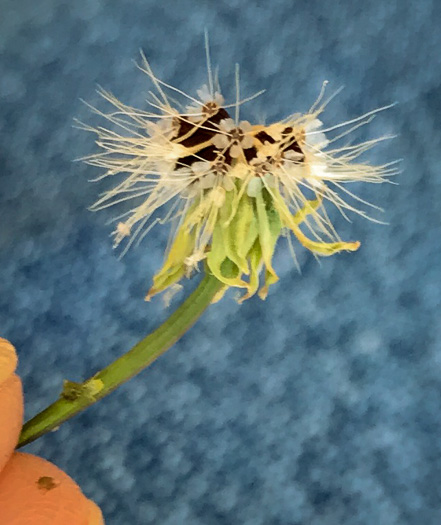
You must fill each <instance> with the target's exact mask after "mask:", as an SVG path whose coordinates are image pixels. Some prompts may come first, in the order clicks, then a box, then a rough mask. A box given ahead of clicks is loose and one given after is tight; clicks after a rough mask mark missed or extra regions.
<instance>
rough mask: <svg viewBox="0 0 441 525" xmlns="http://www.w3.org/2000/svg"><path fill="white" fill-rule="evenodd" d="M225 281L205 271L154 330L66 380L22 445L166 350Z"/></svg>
mask: <svg viewBox="0 0 441 525" xmlns="http://www.w3.org/2000/svg"><path fill="white" fill-rule="evenodd" d="M222 286H223V284H222V283H221V282H220V281H218V280H217V279H216V278H215V277H213V276H212V275H208V274H207V275H206V276H205V277H204V278H203V279H202V281H201V282H200V284H199V286H198V287H197V288H196V290H195V291H194V292H193V293H192V294H191V295H190V296H189V297H188V298H187V299H186V301H184V303H183V304H182V305H181V306H180V307H179V308H178V309H177V310H176V311H175V312H174V313H173V314H172V315H171V316H170V317H169V318H168V319H167V320H166V321H165V322H164V323H163V324H162V325H161V326H160V327H159V328H157V329H156V330H155V331H154V332H152V333H151V334H149V335H148V336H147V337H145V338H144V339H143V340H142V341H140V342H139V343H137V344H136V345H135V346H134V347H133V348H132V349H131V350H129V351H128V352H127V353H126V354H124V355H123V356H121V357H119V358H118V359H117V360H116V361H114V362H113V363H111V364H110V365H108V366H107V367H106V368H104V369H103V370H101V371H100V372H98V373H97V374H95V375H94V376H93V377H92V378H90V379H89V380H87V381H85V382H84V383H79V384H77V383H71V382H66V383H65V388H64V390H63V392H62V394H61V395H60V398H59V399H58V400H57V401H55V402H54V403H52V405H49V406H48V407H47V408H46V409H44V410H43V411H42V412H40V413H39V414H37V415H36V416H35V417H33V418H32V419H30V420H29V421H28V422H27V423H25V425H24V426H23V428H22V431H21V434H20V439H19V442H18V446H17V448H19V447H22V446H23V445H26V444H27V443H30V442H31V441H34V440H35V439H37V438H39V437H40V436H42V435H43V434H46V433H47V432H49V431H50V430H53V429H54V428H57V427H58V426H59V425H61V424H62V423H64V422H65V421H67V420H68V419H70V418H71V417H73V416H75V415H76V414H78V413H79V412H81V411H82V410H84V409H85V408H87V407H88V406H90V405H93V404H94V403H96V402H97V401H98V400H100V399H101V398H103V397H105V396H106V395H107V394H110V392H112V391H113V390H115V388H117V387H119V386H120V385H122V384H123V383H125V382H126V381H128V380H129V379H130V378H132V377H133V376H135V375H136V374H138V372H141V370H143V369H144V368H146V367H147V366H148V365H149V364H150V363H152V362H153V361H155V359H157V358H158V357H159V356H161V355H162V354H163V353H164V352H166V351H167V350H168V349H169V348H170V347H171V346H172V345H173V344H174V343H176V341H178V339H180V337H181V336H182V335H184V333H185V332H186V331H187V330H188V329H189V328H190V327H191V326H192V325H193V324H194V323H195V322H196V321H197V319H198V318H199V317H200V316H201V315H202V313H203V312H204V310H205V309H206V308H207V307H208V306H209V304H210V303H211V301H212V299H213V297H214V296H215V295H216V293H217V292H218V291H219V290H220V289H221V287H222Z"/></svg>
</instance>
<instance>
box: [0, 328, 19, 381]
mask: <svg viewBox="0 0 441 525" xmlns="http://www.w3.org/2000/svg"><path fill="white" fill-rule="evenodd" d="M17 361H18V358H17V352H16V351H15V348H14V347H13V345H12V344H11V343H10V342H9V341H8V340H7V339H3V338H2V337H0V385H1V384H2V383H3V381H6V379H8V377H9V376H10V375H11V374H13V373H14V372H15V369H16V368H17Z"/></svg>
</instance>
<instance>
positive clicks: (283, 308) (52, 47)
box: [0, 0, 441, 525]
mask: <svg viewBox="0 0 441 525" xmlns="http://www.w3.org/2000/svg"><path fill="white" fill-rule="evenodd" d="M0 7H1V13H2V14H1V21H0V50H1V58H0V96H1V108H0V143H1V146H0V159H1V161H0V177H1V179H0V219H1V228H0V278H1V279H0V332H1V335H2V336H3V337H7V338H9V339H10V340H11V341H12V342H13V343H14V344H15V345H16V347H17V349H18V352H19V358H20V366H19V372H20V373H21V375H22V377H23V381H24V389H25V395H26V409H27V410H26V411H27V416H28V417H29V416H31V415H33V414H35V413H37V412H38V411H39V410H41V409H42V408H44V407H45V406H46V405H47V404H48V403H50V402H51V401H53V400H54V399H55V398H56V397H57V396H58V394H59V392H60V388H61V383H62V380H63V378H69V379H71V380H77V381H78V380H81V379H84V378H86V377H88V376H89V375H91V374H92V373H94V372H95V371H97V370H98V369H99V368H101V367H103V366H104V365H105V364H107V363H109V362H110V361H111V360H113V359H114V358H116V357H117V356H119V355H120V354H121V353H122V352H124V351H125V350H127V349H128V348H130V347H131V346H132V345H133V344H134V343H135V342H136V341H137V340H139V338H140V337H142V336H143V335H144V334H146V333H148V332H149V331H150V330H152V329H153V328H154V327H156V326H157V325H158V324H159V323H160V321H161V320H163V319H164V318H165V317H166V316H167V314H168V311H167V310H165V309H164V308H163V306H162V302H161V300H160V299H157V300H155V301H153V302H152V303H150V304H147V303H145V302H144V301H143V296H144V293H145V291H146V290H147V289H148V287H149V285H150V282H151V278H152V276H153V274H154V272H155V271H156V270H157V269H158V267H159V265H160V262H161V258H162V253H163V250H164V247H165V242H166V238H167V231H166V230H164V229H157V230H155V231H154V232H153V233H152V234H151V235H149V236H148V237H147V238H146V239H145V241H144V242H143V244H142V246H141V247H139V248H138V249H134V250H132V251H131V252H130V253H129V254H128V255H127V256H126V257H125V258H124V259H123V260H121V261H119V260H118V259H117V254H116V253H115V252H114V251H112V247H111V241H110V239H109V238H108V237H107V235H108V234H109V233H110V227H109V226H107V225H106V221H107V220H108V219H109V218H110V217H111V216H112V211H109V212H108V213H106V212H102V213H101V214H92V213H89V212H88V211H87V207H88V206H89V205H91V204H92V203H93V201H94V200H95V198H96V196H97V194H98V192H99V191H102V190H103V189H105V188H106V187H108V185H107V184H106V183H102V184H90V183H88V181H87V180H88V179H89V178H93V177H94V176H96V175H97V174H98V171H97V170H96V169H94V168H91V167H87V166H85V165H83V164H82V163H73V162H72V160H73V159H76V158H78V157H81V156H84V155H86V154H89V153H91V152H93V151H95V149H94V145H93V140H92V139H93V138H92V136H89V135H88V134H86V133H84V132H81V131H79V130H77V129H75V128H73V127H72V123H73V118H74V117H79V118H81V119H82V120H86V121H87V122H89V123H93V124H98V122H99V121H98V120H97V119H96V118H95V117H93V116H91V115H90V114H89V113H88V111H87V108H86V107H85V106H84V105H83V104H82V103H81V102H80V100H79V99H80V98H84V99H86V100H87V101H89V102H91V103H93V104H100V102H99V98H98V96H97V95H96V93H95V87H96V83H99V84H100V85H102V86H103V87H105V88H106V89H109V90H111V91H112V92H114V93H115V94H116V95H117V96H118V97H119V98H120V99H122V100H123V101H124V102H126V103H131V104H135V105H140V106H143V104H144V102H143V101H144V100H145V97H146V93H147V91H148V90H149V89H150V87H151V86H150V85H149V83H148V81H147V78H146V77H145V76H144V75H143V74H142V73H141V72H139V71H138V70H137V69H136V68H135V67H134V65H133V63H132V59H138V57H139V49H143V50H144V52H145V53H146V55H147V57H148V58H149V60H150V61H151V64H152V66H153V67H154V69H155V71H156V72H157V74H158V75H159V76H160V77H161V78H163V79H164V80H166V81H168V82H170V83H172V84H174V85H176V86H178V87H181V88H182V89H184V90H186V91H187V92H190V93H194V92H195V90H196V89H197V88H198V87H200V85H201V84H202V83H203V82H204V81H205V75H206V69H205V58H204V48H203V31H204V28H205V27H206V28H207V29H208V31H209V34H210V38H211V51H212V58H213V62H214V63H216V64H219V67H220V77H221V81H222V85H223V86H224V91H225V92H226V94H227V95H232V94H233V92H234V89H233V79H234V63H235V62H236V61H237V62H239V63H240V64H241V79H242V87H243V93H247V94H252V93H253V92H255V91H258V90H260V89H263V88H266V89H267V92H266V93H265V94H264V95H263V96H261V97H260V98H259V99H257V100H256V101H255V102H254V103H252V104H250V105H248V106H245V107H244V109H243V113H242V115H243V117H244V118H249V119H259V118H261V117H262V116H265V117H266V118H267V120H268V121H270V120H272V119H277V118H281V117H283V116H285V115H287V114H289V113H292V112H295V111H305V110H307V109H308V108H309V106H310V105H311V103H312V102H313V101H314V100H315V98H316V96H317V94H318V91H319V89H320V86H321V83H322V81H323V80H325V79H327V80H329V82H330V90H329V92H332V90H334V89H337V88H338V87H340V86H341V85H345V89H344V91H343V92H342V93H341V94H340V95H339V96H338V97H337V98H336V99H335V101H333V102H332V104H331V105H330V106H329V108H328V110H327V112H326V114H325V115H324V117H323V120H324V121H325V122H326V123H327V124H331V123H336V122H339V121H342V120H345V119H348V118H352V117H354V116H357V115H359V114H361V113H363V112H365V111H369V110H371V109H373V108H375V107H378V106H381V105H384V104H387V103H389V102H394V101H397V102H399V104H398V106H396V107H395V108H393V109H391V110H389V111H387V112H385V113H383V114H381V115H380V116H379V117H378V118H377V119H376V120H375V122H373V123H372V124H371V125H370V126H369V128H368V129H366V130H360V132H359V133H358V135H357V138H360V139H363V138H365V137H374V136H378V135H381V134H387V133H397V134H398V137H397V138H396V139H395V140H394V141H391V142H390V143H388V144H387V146H385V147H381V148H378V150H375V151H374V152H372V153H371V154H370V155H369V159H370V160H371V161H372V162H373V163H383V162H386V161H389V160H393V159H395V158H403V159H404V161H403V165H402V167H403V170H404V171H403V173H402V174H401V175H400V176H399V177H398V178H397V182H398V183H399V185H398V186H393V185H382V186H378V185H372V186H369V185H363V186H359V187H358V186H357V188H356V189H357V192H358V194H359V195H360V196H361V197H362V198H364V199H368V200H371V201H373V202H375V203H376V204H378V205H379V206H381V207H383V208H384V209H385V214H384V215H383V216H381V217H380V218H382V219H384V220H386V221H387V222H388V223H389V225H388V226H381V225H376V224H373V223H370V222H367V221H365V220H364V219H362V218H360V217H357V216H355V217H354V220H353V222H352V223H347V222H346V221H345V220H344V219H343V218H342V217H339V216H338V215H335V217H336V225H337V228H338V230H339V231H340V232H341V234H342V236H343V237H344V238H347V239H354V240H355V239H360V240H361V241H362V247H361V249H360V250H359V251H358V252H357V253H354V254H344V255H338V256H335V257H333V258H329V259H323V260H322V261H321V264H318V263H317V262H316V261H315V259H314V258H313V257H312V256H311V255H310V254H308V253H306V252H304V251H302V250H300V249H299V250H298V255H299V260H300V264H301V267H302V274H301V275H300V274H299V273H298V272H297V271H296V269H295V268H294V266H293V264H292V261H291V259H290V255H289V252H288V249H287V247H286V246H285V245H284V244H283V243H281V244H280V247H279V249H278V253H277V256H276V260H275V267H276V269H277V271H278V273H279V275H280V277H281V280H280V282H279V283H278V284H277V285H275V286H274V287H273V288H272V290H271V293H270V295H269V297H268V299H267V300H266V301H265V302H262V301H260V300H259V299H257V298H253V299H252V300H250V301H248V302H246V303H245V304H243V305H242V306H239V305H237V304H236V302H235V301H234V297H233V294H231V295H230V296H228V297H226V298H225V299H224V300H223V301H222V302H220V303H219V304H217V305H214V306H213V307H211V308H210V309H209V311H208V312H207V313H206V314H205V315H204V317H203V318H202V319H201V321H200V322H199V323H198V325H197V326H196V327H195V328H194V329H193V330H192V331H191V332H190V333H188V334H187V335H186V336H185V337H184V338H183V339H182V341H180V342H179V343H178V344H177V345H176V346H175V347H174V348H173V349H172V350H171V351H169V352H168V353H167V354H166V355H165V356H163V357H162V358H161V359H160V360H159V361H158V362H156V363H155V364H154V365H153V366H152V367H151V368H150V369H149V370H147V371H145V372H144V373H142V374H141V375H139V376H138V377H136V378H135V379H133V380H132V381H131V382H130V383H128V384H126V385H125V386H124V387H122V388H121V389H120V390H118V391H117V392H115V393H113V394H112V395H111V396H110V397H108V398H107V399H105V400H103V401H101V402H100V403H98V404H97V405H96V406H94V407H92V408H91V409H89V410H88V411H87V412H85V413H83V414H82V415H80V416H78V417H77V418H75V419H74V420H72V421H71V422H69V423H67V424H65V425H63V426H62V427H61V428H60V430H59V431H58V432H55V433H52V434H50V435H47V436H45V437H43V438H42V439H40V440H38V441H37V442H35V443H34V444H32V445H31V446H29V447H27V449H26V450H28V451H30V452H33V453H37V454H41V455H42V456H44V457H45V458H48V459H49V460H51V461H53V462H55V463H56V464H58V465H59V466H60V467H62V468H63V469H65V470H66V471H67V472H68V473H69V474H70V475H71V476H73V477H74V478H75V479H76V480H77V481H78V483H79V484H80V485H81V487H82V488H83V490H84V492H85V493H86V494H87V495H88V496H89V497H91V498H93V499H94V500H95V501H96V502H97V503H98V504H99V505H101V507H102V509H103V511H104V515H105V517H106V520H107V523H109V524H111V525H113V524H116V525H122V524H129V523H136V524H161V525H166V524H167V525H180V524H185V525H187V524H191V525H211V524H213V525H215V524H216V525H217V524H228V525H230V524H250V525H259V524H271V525H277V524H280V525H282V524H283V525H309V524H311V525H319V524H320V525H321V524H326V525H342V524H345V525H346V524H347V525H358V524H361V525H370V524H375V525H394V524H399V525H403V524H412V525H414V524H415V525H416V524H420V523H424V524H426V525H432V524H433V525H436V524H439V523H441V507H440V501H441V379H440V378H441V348H440V343H439V341H440V335H441V334H440V331H441V322H440V296H441V284H440V269H441V262H440V238H441V231H440V202H441V184H440V181H441V175H440V168H441V162H440V159H441V157H440V146H441V132H440V124H439V115H440V108H441V102H440V101H441V98H440V83H441V69H440V45H441V37H440V32H439V24H440V20H441V4H440V3H439V2H437V1H436V0H433V1H430V0H420V1H418V0H414V1H412V0H394V1H389V2H386V1H380V0H378V1H376V0H372V1H370V2H353V1H351V0H338V1H337V0H336V1H332V2H325V1H319V0H309V1H308V2H304V1H297V0H296V1H289V0H272V1H271V2H257V1H256V2H253V1H249V2H241V1H239V0H226V1H223V2H218V3H216V2H212V1H208V0H204V1H199V2H193V1H191V0H179V1H171V0H165V1H162V2H157V1H153V0H144V1H141V0H127V1H125V2H120V1H117V0H114V1H110V0H109V1H105V0H90V1H82V2H71V1H70V0H69V1H67V0H39V1H38V2H36V1H35V0H2V1H1V2H0ZM179 300H180V299H179ZM179 300H178V302H179Z"/></svg>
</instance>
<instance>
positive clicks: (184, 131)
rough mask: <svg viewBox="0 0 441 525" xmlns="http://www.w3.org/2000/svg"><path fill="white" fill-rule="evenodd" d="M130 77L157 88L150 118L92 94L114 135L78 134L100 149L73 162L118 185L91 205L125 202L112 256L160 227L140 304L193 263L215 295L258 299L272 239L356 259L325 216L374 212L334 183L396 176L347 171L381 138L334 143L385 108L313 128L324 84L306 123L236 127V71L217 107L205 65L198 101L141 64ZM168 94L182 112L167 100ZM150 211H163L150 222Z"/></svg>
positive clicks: (268, 280) (100, 131)
mask: <svg viewBox="0 0 441 525" xmlns="http://www.w3.org/2000/svg"><path fill="white" fill-rule="evenodd" d="M139 67H140V69H141V70H142V71H144V72H145V73H146V74H147V75H148V76H149V78H150V80H151V81H152V83H153V85H154V87H155V88H156V93H152V92H151V93H150V100H149V101H148V103H149V105H150V107H151V108H152V110H151V111H143V110H139V109H136V108H133V107H130V106H127V105H125V104H123V103H122V102H120V101H119V100H118V99H117V98H115V97H114V96H113V95H112V94H110V93H109V92H107V91H105V90H100V91H99V92H100V94H101V95H102V97H104V98H105V99H106V100H107V101H108V102H109V103H110V104H111V105H112V106H113V107H114V110H113V111H112V112H110V113H101V112H99V111H98V110H95V109H94V108H92V109H94V111H95V112H97V113H99V114H100V115H101V116H102V117H104V118H105V119H107V120H108V121H109V122H111V123H112V124H113V125H114V126H116V128H117V129H118V130H119V131H118V132H117V131H114V130H113V129H109V128H106V127H98V128H92V127H89V126H84V128H85V129H87V130H89V131H93V132H94V133H95V134H96V135H97V140H96V143H97V145H98V146H99V147H100V148H101V151H100V152H98V153H96V154H94V155H92V156H90V157H87V158H86V159H84V160H86V162H88V163H89V164H92V165H94V166H98V167H100V168H104V170H105V172H104V174H103V175H101V177H99V178H100V179H101V178H103V177H116V176H118V175H123V180H122V181H120V182H119V183H117V184H116V185H115V186H114V187H113V189H110V190H108V191H107V192H106V193H104V194H103V195H102V196H101V197H100V198H99V199H98V201H97V202H96V203H95V204H94V206H93V209H94V210H100V209H103V208H107V207H109V206H113V205H115V204H118V203H121V202H123V201H126V200H130V201H132V200H133V202H135V205H134V207H133V208H132V209H131V210H130V211H129V212H127V213H125V214H124V215H122V216H119V217H117V219H116V221H117V226H116V229H115V231H114V232H113V235H114V244H115V246H118V245H119V244H120V243H121V241H123V240H124V239H126V238H127V239H128V240H127V243H126V246H125V249H124V251H123V253H125V251H127V249H128V248H129V247H130V246H131V244H132V243H133V242H134V241H135V240H138V242H139V241H140V240H141V239H142V238H143V237H144V236H145V235H146V234H147V233H148V232H149V231H150V229H151V228H152V227H153V226H154V225H155V224H157V223H160V224H165V223H169V222H170V223H171V234H170V240H169V245H168V248H167V252H166V256H165V260H164V263H163V266H162V267H161V269H160V270H159V271H158V273H157V274H156V275H155V276H154V278H153V286H152V287H151V289H150V291H149V292H148V294H147V297H146V298H147V300H149V299H150V298H151V297H152V296H154V295H155V294H157V293H159V292H163V291H164V290H167V289H169V291H170V290H174V289H176V285H177V284H178V282H179V281H180V280H181V279H182V278H183V277H189V276H190V275H191V274H192V273H193V272H194V271H195V270H197V269H198V267H199V264H201V263H202V262H203V263H204V264H205V267H206V270H207V271H209V272H211V273H212V274H213V275H214V276H216V277H217V278H218V279H219V280H220V281H221V282H222V283H223V284H224V285H225V286H224V290H226V289H227V288H228V287H230V286H232V287H236V288H240V289H242V290H243V291H244V293H243V294H242V296H241V298H240V301H243V300H244V299H247V298H249V297H251V296H252V295H254V294H255V293H256V292H257V291H258V290H259V296H260V297H261V298H265V297H266V295H267V293H268V288H269V286H270V285H271V284H273V283H275V282H276V281H277V280H278V276H277V274H276V271H275V270H274V268H273V262H272V261H273V255H274V251H275V247H276V244H277V241H278V239H279V237H280V236H285V237H287V238H288V241H289V245H290V247H291V248H292V243H291V236H292V235H293V236H294V238H295V239H296V240H297V241H299V242H300V244H301V245H303V246H304V247H305V248H307V249H308V250H310V251H312V252H313V253H314V254H317V255H321V256H328V255H332V254H334V253H337V252H341V251H355V250H357V249H358V247H359V245H360V243H359V242H358V241H357V242H346V241H343V240H341V239H340V237H339V236H338V234H337V232H336V230H335V229H334V226H333V224H332V223H331V221H330V219H329V216H328V213H327V211H326V206H327V205H329V204H331V205H334V206H336V207H337V208H338V210H339V211H340V212H341V213H342V214H343V215H344V216H345V217H346V212H347V211H352V212H355V213H358V214H360V215H362V216H364V217H367V218H370V217H369V216H368V215H367V214H366V212H365V211H363V210H361V209H359V208H358V207H357V206H356V204H359V203H362V204H365V205H368V206H372V207H374V208H375V206H373V205H371V204H369V203H367V202H365V201H363V200H362V199H360V198H359V197H357V196H356V195H354V194H353V193H351V192H350V191H349V190H348V189H347V188H346V187H345V184H346V183H348V182H355V181H366V182H374V183H379V182H384V181H386V180H388V179H389V177H390V176H392V175H394V174H395V173H396V168H395V167H394V165H393V164H394V163H389V164H384V165H382V166H370V165H368V164H365V163H357V162H354V161H356V159H357V158H358V157H359V156H360V155H361V154H362V153H364V152H366V151H367V150H369V149H370V148H372V147H373V146H374V145H376V144H378V143H379V142H380V141H382V140H384V139H386V138H389V137H380V138H378V139H375V140H368V141H365V142H361V143H358V144H355V145H353V144H348V143H345V144H342V145H340V146H338V145H336V144H338V143H339V141H341V139H343V138H344V137H346V136H347V135H348V134H349V133H351V132H352V131H354V130H355V129H357V128H359V127H360V126H362V125H364V124H367V123H368V122H370V121H371V120H372V118H373V117H374V116H375V114H376V113H378V112H379V111H381V110H383V109H386V108H380V109H377V110H374V111H371V112H369V113H366V114H365V115H362V116H360V117H358V118H355V119H352V120H349V121H346V122H343V123H341V124H338V125H335V126H331V127H327V128H326V127H324V126H323V124H322V122H321V120H319V116H320V115H321V113H322V112H323V110H324V108H325V106H326V104H327V103H328V102H329V100H328V101H323V98H324V87H325V84H324V85H323V87H322V90H321V92H320V95H319V97H318V99H317V100H316V102H315V103H314V105H313V106H312V107H311V109H310V110H309V111H308V112H307V113H305V114H294V115H290V116H289V117H287V118H286V119H284V120H282V121H279V122H274V123H272V124H269V125H261V124H254V125H253V124H251V123H250V122H248V121H240V120H239V108H240V106H241V105H242V104H243V103H244V102H247V101H249V100H252V99H253V98H254V97H250V98H248V99H244V100H241V99H240V94H239V82H238V73H237V77H236V93H237V96H236V101H235V103H234V104H230V105H228V104H225V101H224V98H223V97H222V95H221V90H220V86H219V82H218V80H217V76H216V78H214V79H213V75H212V71H211V67H210V64H209V61H208V77H209V82H208V85H206V86H203V87H202V88H201V89H200V90H198V91H197V97H191V96H190V95H187V94H185V93H184V92H182V91H181V90H179V89H177V88H174V87H172V86H170V85H168V84H166V83H165V82H163V81H162V80H160V79H158V78H157V77H156V76H155V75H154V73H153V71H152V69H151V67H150V65H149V63H148V61H147V60H146V58H145V57H144V56H143V55H142V63H141V65H140V66H139ZM172 92H173V93H174V94H175V95H176V94H178V95H180V96H181V97H183V98H184V99H185V100H186V104H179V103H178V102H176V101H175V100H173V99H172V98H171V97H170V95H169V93H172ZM259 94H260V93H258V94H257V95H259ZM257 95H255V96H257ZM232 113H233V116H232ZM158 210H164V212H163V215H162V218H160V219H159V218H157V217H156V215H157V212H158ZM165 210H166V211H165ZM153 216H155V218H153ZM291 251H292V253H293V256H294V257H295V255H294V251H293V250H291ZM261 274H263V279H262V277H261ZM261 280H263V283H261V282H260V281H261ZM259 286H260V289H259Z"/></svg>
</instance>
